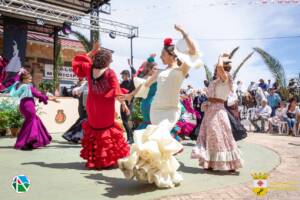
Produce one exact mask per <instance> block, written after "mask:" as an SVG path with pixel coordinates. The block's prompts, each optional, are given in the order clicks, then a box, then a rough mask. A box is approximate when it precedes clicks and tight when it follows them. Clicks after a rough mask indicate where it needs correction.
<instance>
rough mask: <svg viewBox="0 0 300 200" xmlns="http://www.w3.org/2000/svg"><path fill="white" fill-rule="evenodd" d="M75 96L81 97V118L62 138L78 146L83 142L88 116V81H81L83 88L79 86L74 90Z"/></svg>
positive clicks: (79, 106) (79, 105)
mask: <svg viewBox="0 0 300 200" xmlns="http://www.w3.org/2000/svg"><path fill="white" fill-rule="evenodd" d="M72 93H73V96H77V97H79V104H78V113H79V118H78V119H77V121H76V122H75V123H74V124H73V125H72V126H71V128H69V130H67V131H66V132H65V133H64V134H63V135H62V137H63V138H64V139H65V140H67V141H69V142H71V143H75V144H78V143H79V142H81V140H82V138H83V130H82V123H83V122H84V121H85V120H86V119H87V114H86V101H85V100H86V96H87V94H88V85H87V82H86V81H81V86H78V87H76V88H74V89H73V91H72Z"/></svg>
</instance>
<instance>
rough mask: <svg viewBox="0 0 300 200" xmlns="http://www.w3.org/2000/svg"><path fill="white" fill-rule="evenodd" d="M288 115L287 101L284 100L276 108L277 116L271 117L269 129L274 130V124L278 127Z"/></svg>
mask: <svg viewBox="0 0 300 200" xmlns="http://www.w3.org/2000/svg"><path fill="white" fill-rule="evenodd" d="M285 116H286V103H285V102H284V101H281V102H280V105H279V108H277V109H276V112H275V116H274V117H271V118H269V120H268V122H269V131H271V130H273V126H275V127H278V125H279V124H280V122H283V121H284V118H285Z"/></svg>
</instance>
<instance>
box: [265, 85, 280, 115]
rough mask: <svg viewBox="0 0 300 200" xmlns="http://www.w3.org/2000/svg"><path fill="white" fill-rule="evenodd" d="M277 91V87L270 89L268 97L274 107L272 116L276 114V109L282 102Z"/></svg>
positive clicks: (270, 104)
mask: <svg viewBox="0 0 300 200" xmlns="http://www.w3.org/2000/svg"><path fill="white" fill-rule="evenodd" d="M275 91H276V90H275V88H271V89H269V95H268V97H267V100H268V103H269V106H270V107H271V108H272V113H271V117H274V116H275V110H276V108H278V106H279V103H280V102H281V98H280V96H279V94H277V93H275Z"/></svg>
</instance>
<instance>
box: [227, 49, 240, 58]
mask: <svg viewBox="0 0 300 200" xmlns="http://www.w3.org/2000/svg"><path fill="white" fill-rule="evenodd" d="M239 48H240V47H235V48H234V49H233V50H232V51H231V53H230V54H229V59H231V58H232V57H233V56H234V54H235V53H236V52H237V50H239Z"/></svg>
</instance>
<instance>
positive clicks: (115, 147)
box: [80, 122, 130, 169]
mask: <svg viewBox="0 0 300 200" xmlns="http://www.w3.org/2000/svg"><path fill="white" fill-rule="evenodd" d="M82 128H83V131H84V136H83V139H82V150H81V152H80V156H81V157H82V158H83V159H85V160H87V163H86V167H87V168H90V169H99V168H107V167H111V166H114V165H116V164H117V161H118V160H119V159H120V158H124V157H126V156H128V155H129V154H130V148H129V146H128V144H127V142H126V140H125V138H124V136H123V130H122V128H121V127H120V126H119V125H118V124H117V123H114V124H113V125H112V126H111V127H109V128H105V129H93V128H92V127H91V126H90V125H89V124H88V122H83V124H82Z"/></svg>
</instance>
